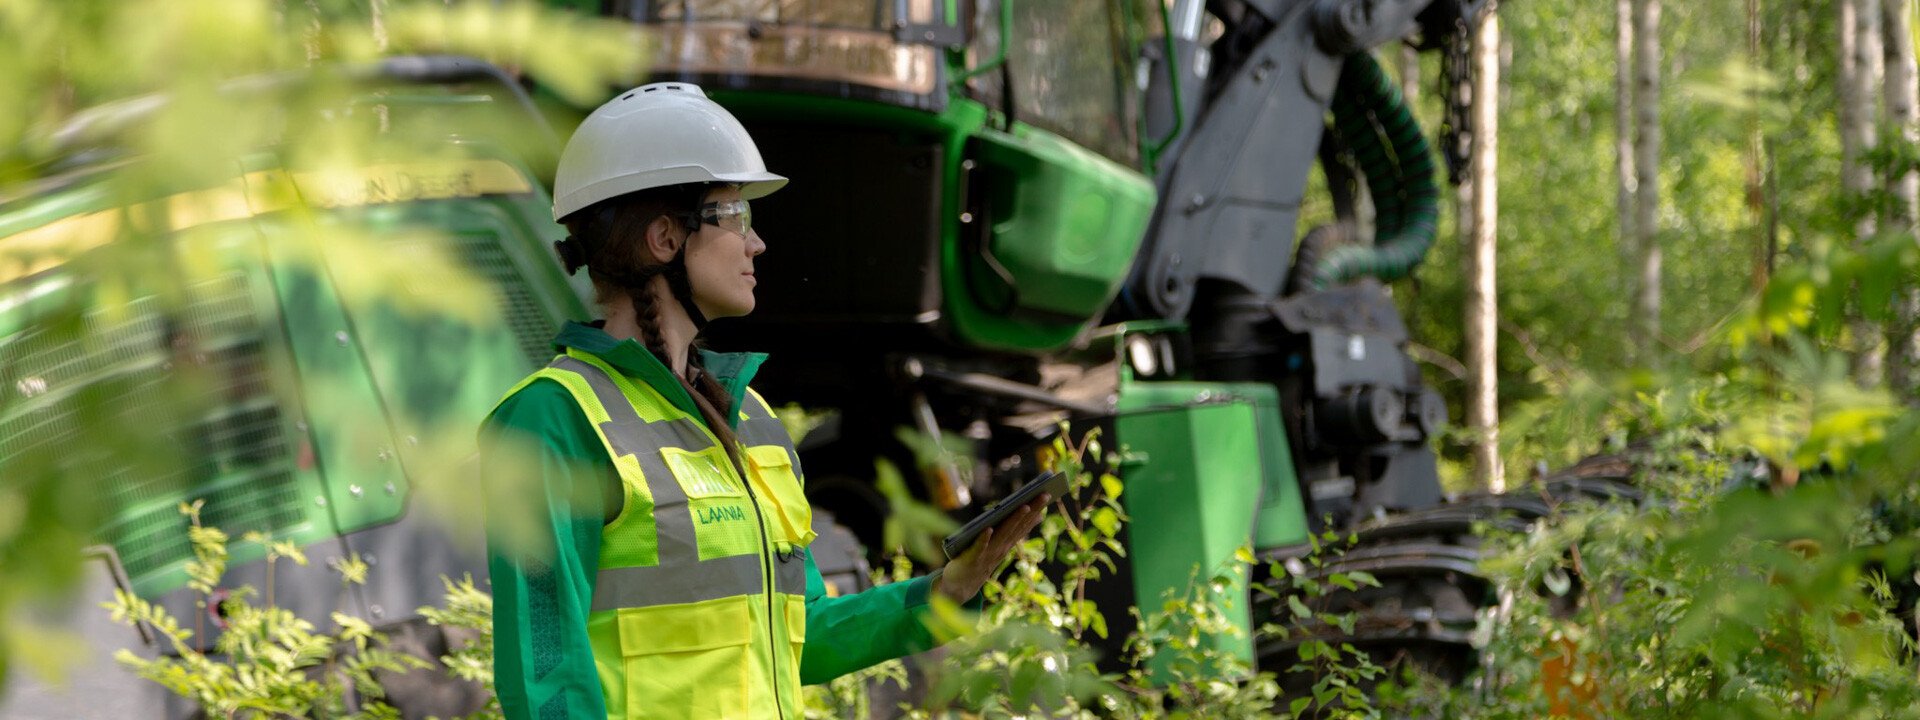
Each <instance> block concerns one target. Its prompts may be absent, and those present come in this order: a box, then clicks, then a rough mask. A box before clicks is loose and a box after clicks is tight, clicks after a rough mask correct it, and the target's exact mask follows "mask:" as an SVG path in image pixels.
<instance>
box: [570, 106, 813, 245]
mask: <svg viewBox="0 0 1920 720" xmlns="http://www.w3.org/2000/svg"><path fill="white" fill-rule="evenodd" d="M705 182H719V183H731V184H736V185H739V186H740V197H741V198H743V199H747V200H752V199H754V198H757V197H761V196H764V195H766V194H768V193H771V192H773V191H775V190H779V189H780V187H781V186H783V185H786V184H787V179H786V178H784V177H781V176H779V175H775V174H773V173H770V172H767V165H766V162H765V161H762V160H761V159H760V148H758V147H755V146H754V144H753V138H751V137H748V136H747V129H746V128H744V127H741V126H740V121H739V120H735V119H734V117H733V115H732V114H731V113H728V112H727V110H726V108H723V107H720V105H719V104H718V103H715V102H714V101H712V100H709V99H707V94H706V93H705V92H704V91H702V90H701V89H700V87H699V86H698V85H693V84H690V83H683V82H663V83H654V84H652V85H645V86H642V87H637V88H634V89H632V90H628V91H627V92H624V93H621V94H620V96H619V97H617V98H614V99H613V100H611V101H609V102H608V103H607V104H605V105H601V106H600V109H598V110H595V111H593V114H592V115H589V116H587V120H586V122H583V123H581V124H580V129H578V130H575V131H574V133H573V138H572V139H570V140H568V141H567V149H566V150H565V151H563V152H561V154H560V167H559V169H558V170H557V171H556V172H555V173H554V179H553V219H555V220H559V219H561V218H564V217H566V216H568V215H571V214H573V212H574V211H576V210H579V209H581V208H584V207H586V206H588V205H592V204H594V203H597V202H600V201H601V200H605V199H607V198H611V197H619V196H621V195H625V194H627V193H631V192H637V191H640V190H646V189H649V188H657V187H666V186H668V185H680V184H684V183H705Z"/></svg>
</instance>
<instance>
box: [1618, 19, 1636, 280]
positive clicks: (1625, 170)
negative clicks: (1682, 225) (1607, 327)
mask: <svg viewBox="0 0 1920 720" xmlns="http://www.w3.org/2000/svg"><path fill="white" fill-rule="evenodd" d="M1613 9H1614V19H1613V61H1614V69H1613V168H1614V174H1615V178H1614V179H1615V181H1616V182H1617V183H1618V186H1617V188H1616V190H1615V193H1614V202H1615V203H1616V205H1617V210H1618V217H1619V220H1618V223H1619V226H1620V240H1619V243H1620V244H1619V251H1620V277H1621V288H1622V289H1623V290H1624V291H1625V292H1624V293H1623V295H1624V296H1625V297H1634V290H1633V287H1634V278H1635V277H1636V274H1635V273H1634V271H1633V266H1634V263H1633V259H1634V258H1635V257H1638V256H1639V251H1638V250H1636V249H1635V244H1634V241H1635V239H1636V238H1637V237H1638V236H1637V235H1635V234H1634V232H1633V215H1634V212H1635V210H1634V205H1633V184H1634V182H1635V181H1637V180H1638V178H1637V177H1635V175H1634V171H1633V0H1614V2H1613Z"/></svg>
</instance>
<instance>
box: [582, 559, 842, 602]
mask: <svg viewBox="0 0 1920 720" xmlns="http://www.w3.org/2000/svg"><path fill="white" fill-rule="evenodd" d="M760 573H761V570H760V556H759V555H757V554H756V555H733V556H730V557H723V558H714V559H712V560H707V561H704V562H701V563H700V564H699V565H697V566H695V567H694V568H693V569H691V570H688V569H686V568H679V567H668V566H666V565H661V566H659V567H624V568H608V569H606V570H601V571H600V573H599V575H598V576H597V579H596V580H595V581H594V588H593V610H594V611H595V612H598V611H601V610H617V609H620V608H633V607H649V606H653V605H678V604H681V603H695V602H700V601H702V600H718V599H720V598H726V597H734V596H736V595H752V594H757V593H759V592H760V583H761V576H760ZM800 582H801V587H802V589H803V590H804V588H805V585H806V578H805V577H804V576H803V577H801V578H800ZM782 592H784V591H782Z"/></svg>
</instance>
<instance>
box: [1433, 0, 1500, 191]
mask: <svg viewBox="0 0 1920 720" xmlns="http://www.w3.org/2000/svg"><path fill="white" fill-rule="evenodd" d="M1455 7H1456V11H1455V13H1454V16H1453V32H1451V33H1448V34H1447V38H1446V41H1445V42H1446V50H1445V51H1444V52H1445V54H1443V55H1441V56H1440V100H1441V102H1442V103H1443V104H1444V105H1446V111H1445V112H1446V117H1444V118H1443V119H1442V120H1441V122H1440V156H1441V157H1442V158H1444V159H1445V160H1446V161H1447V182H1450V183H1453V184H1454V185H1456V186H1458V185H1459V184H1460V181H1461V179H1462V176H1464V175H1465V174H1466V172H1467V158H1468V156H1469V155H1470V154H1471V153H1472V152H1473V103H1474V101H1476V100H1479V99H1480V98H1475V97H1474V96H1473V36H1474V34H1475V33H1474V28H1475V27H1476V26H1477V25H1479V23H1480V19H1481V18H1483V17H1486V16H1487V15H1491V14H1493V13H1494V12H1496V11H1498V10H1499V2H1498V0H1456V2H1455ZM1486 100H1487V101H1488V102H1493V101H1494V99H1493V98H1486Z"/></svg>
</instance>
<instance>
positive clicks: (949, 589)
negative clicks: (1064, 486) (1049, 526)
mask: <svg viewBox="0 0 1920 720" xmlns="http://www.w3.org/2000/svg"><path fill="white" fill-rule="evenodd" d="M1050 502H1053V496H1052V495H1049V494H1046V493H1041V495H1040V497H1037V498H1034V499H1033V500H1032V501H1031V502H1028V503H1027V504H1026V506H1024V507H1022V508H1020V509H1019V510H1015V511H1013V514H1012V515H1008V516H1007V519H1005V520H1002V521H1000V524H999V525H997V526H994V527H990V528H987V530H986V531H985V532H982V533H980V538H979V539H978V540H975V541H974V543H973V547H970V548H967V549H966V551H965V552H962V553H960V556H959V557H956V558H954V559H952V560H948V561H947V566H946V568H944V569H943V570H941V572H940V576H939V577H937V578H935V579H934V581H933V589H934V591H935V592H938V593H940V594H942V595H945V596H947V597H949V598H951V599H953V601H954V602H956V603H964V602H966V601H968V600H972V599H973V596H974V595H977V594H979V593H980V586H982V585H985V584H987V577H988V576H990V575H992V574H993V571H994V569H995V568H998V567H1000V561H1002V560H1005V559H1007V554H1008V553H1011V552H1013V547H1014V546H1015V545H1019V544H1020V541H1022V540H1025V539H1027V534H1028V533H1031V532H1033V529H1034V528H1035V527H1038V526H1039V525H1040V520H1041V519H1042V518H1045V517H1046V516H1047V503H1050Z"/></svg>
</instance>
